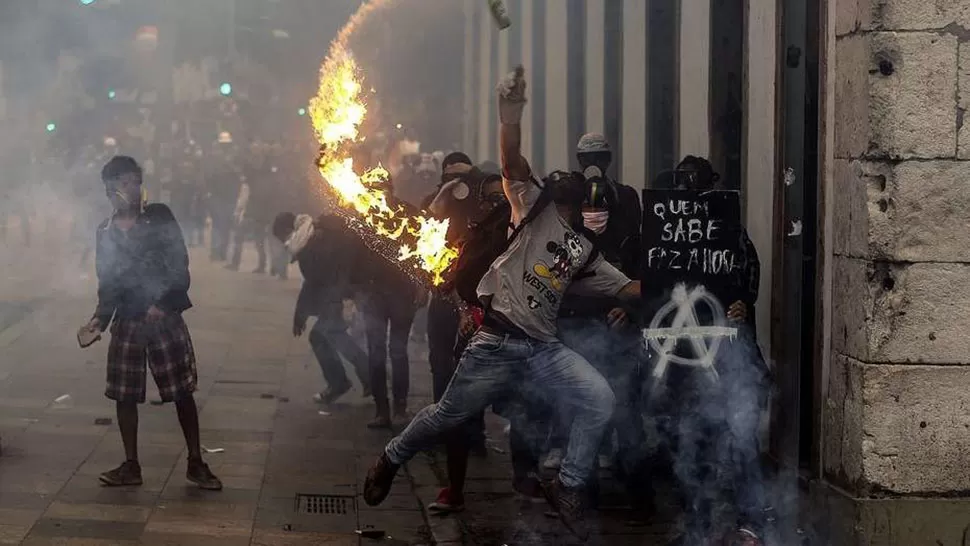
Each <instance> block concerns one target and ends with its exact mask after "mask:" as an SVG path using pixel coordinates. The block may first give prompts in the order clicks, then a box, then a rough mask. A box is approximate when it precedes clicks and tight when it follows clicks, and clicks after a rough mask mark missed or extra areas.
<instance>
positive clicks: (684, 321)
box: [643, 284, 738, 380]
mask: <svg viewBox="0 0 970 546" xmlns="http://www.w3.org/2000/svg"><path fill="white" fill-rule="evenodd" d="M698 305H705V306H707V308H708V309H709V310H710V312H711V316H712V317H714V319H713V322H714V323H713V324H711V325H706V326H702V325H701V324H700V323H699V322H698V319H697V306H698ZM671 315H673V320H671V322H670V326H668V327H666V328H661V327H660V325H661V324H662V323H663V322H664V320H665V319H667V318H668V317H670V316H671ZM737 332H738V329H737V328H731V327H728V326H726V317H725V315H724V307H723V306H721V302H719V301H717V298H715V297H714V296H712V295H711V294H709V293H708V292H707V290H705V289H704V287H703V286H697V287H695V288H694V289H693V290H691V291H690V292H689V293H688V292H687V287H686V286H684V285H683V284H678V285H677V286H675V287H674V290H673V292H672V294H671V297H670V301H669V302H667V303H666V304H664V306H663V307H661V308H660V309H659V310H658V311H657V314H655V315H654V316H653V320H651V321H650V327H649V328H647V329H646V330H644V331H643V338H644V340H645V341H646V343H647V344H648V345H649V347H650V348H652V349H653V350H654V351H655V352H656V353H657V355H658V359H657V366H656V367H655V368H654V370H653V377H654V379H657V380H661V379H663V377H664V376H665V375H666V374H667V367H668V366H669V365H670V363H671V362H673V363H674V364H681V365H683V366H693V367H696V368H703V369H706V370H708V372H710V373H711V375H712V376H713V377H714V379H715V380H716V379H717V377H718V375H717V369H715V368H714V358H715V357H716V356H717V350H718V348H719V347H720V346H721V341H722V339H723V338H725V337H734V336H736V335H737ZM683 338H688V339H689V340H690V345H691V347H692V348H693V352H694V358H686V357H684V356H681V355H678V354H675V353H674V349H675V348H676V346H677V342H678V341H680V340H681V339H683ZM661 340H662V342H661Z"/></svg>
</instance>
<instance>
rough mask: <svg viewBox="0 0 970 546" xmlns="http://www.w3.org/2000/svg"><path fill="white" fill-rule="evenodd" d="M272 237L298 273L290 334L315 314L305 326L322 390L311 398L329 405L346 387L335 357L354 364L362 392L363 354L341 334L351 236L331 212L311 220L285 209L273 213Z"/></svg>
mask: <svg viewBox="0 0 970 546" xmlns="http://www.w3.org/2000/svg"><path fill="white" fill-rule="evenodd" d="M273 235H274V236H275V237H276V238H277V239H279V240H280V241H282V242H283V245H284V246H285V247H286V250H287V252H289V254H290V255H291V256H292V257H293V261H295V262H297V263H299V266H300V272H301V273H302V274H303V287H302V288H301V289H300V295H299V297H298V298H297V301H296V309H295V311H294V313H293V335H294V336H300V335H302V334H303V332H304V331H305V330H306V323H307V319H309V317H316V318H317V321H316V322H315V323H314V325H313V328H312V329H311V330H310V346H311V347H312V348H313V354H314V355H315V356H316V358H317V362H318V363H319V364H320V371H322V372H323V377H324V379H326V381H327V389H326V390H325V391H324V392H321V393H318V394H315V395H314V396H313V399H314V401H315V402H317V403H322V404H331V403H333V402H335V401H336V400H337V399H338V398H340V397H341V396H343V395H344V394H346V393H347V391H349V390H350V387H351V383H350V380H349V379H348V378H347V373H346V372H345V371H344V367H343V364H342V363H341V361H340V357H341V356H343V357H344V358H346V359H347V361H348V362H350V363H351V364H352V365H353V366H354V368H355V370H356V372H357V377H358V379H359V380H360V383H361V386H362V387H363V390H364V395H365V396H367V395H368V394H370V392H369V391H370V380H369V377H370V376H369V373H368V371H367V355H366V354H365V353H364V351H363V349H361V348H360V346H359V345H357V343H356V342H355V341H354V340H353V339H352V338H351V337H350V335H349V334H348V333H347V324H346V322H345V321H344V316H343V302H344V300H345V299H349V298H351V297H352V295H353V287H352V285H351V282H352V279H353V277H354V275H355V270H356V260H357V252H358V251H357V245H356V244H355V241H354V240H353V237H354V235H353V234H351V233H349V232H348V231H347V226H346V225H344V223H343V222H342V221H341V220H340V219H339V218H338V217H336V216H326V215H324V216H320V217H319V218H317V219H316V220H314V219H313V218H312V217H310V216H309V215H306V214H300V215H294V214H293V213H290V212H282V213H280V214H279V215H277V216H276V220H275V221H274V222H273Z"/></svg>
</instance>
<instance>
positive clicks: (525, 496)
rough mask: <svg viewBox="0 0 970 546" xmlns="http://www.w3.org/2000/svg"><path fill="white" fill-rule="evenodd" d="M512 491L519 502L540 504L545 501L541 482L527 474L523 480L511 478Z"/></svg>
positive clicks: (532, 475)
mask: <svg viewBox="0 0 970 546" xmlns="http://www.w3.org/2000/svg"><path fill="white" fill-rule="evenodd" d="M512 489H513V490H515V493H516V494H517V495H518V496H519V498H520V499H521V500H524V501H527V502H532V503H540V502H543V501H545V495H543V493H542V482H540V481H539V478H537V477H536V476H535V475H534V474H529V475H528V476H526V477H524V478H513V479H512Z"/></svg>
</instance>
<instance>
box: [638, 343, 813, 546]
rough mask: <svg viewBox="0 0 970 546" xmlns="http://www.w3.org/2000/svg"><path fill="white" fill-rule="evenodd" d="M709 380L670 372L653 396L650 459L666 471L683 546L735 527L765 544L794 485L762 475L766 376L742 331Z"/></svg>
mask: <svg viewBox="0 0 970 546" xmlns="http://www.w3.org/2000/svg"><path fill="white" fill-rule="evenodd" d="M715 367H716V369H717V375H716V376H715V375H714V374H711V373H709V372H708V371H707V370H704V369H703V368H694V367H683V366H677V365H674V366H672V367H671V368H670V370H669V372H668V375H667V377H666V378H665V379H664V380H663V381H664V382H663V384H660V385H652V384H649V383H648V384H647V385H648V389H649V390H648V391H647V392H653V397H652V399H651V400H650V407H651V408H652V409H651V411H650V413H651V417H652V420H653V421H654V423H655V425H656V428H655V430H654V432H653V434H654V435H655V436H656V438H657V439H658V440H659V445H658V452H659V454H661V455H662V456H663V458H668V459H669V462H671V463H672V468H673V472H674V478H675V482H676V486H677V488H678V489H679V490H680V495H681V496H682V501H683V502H682V506H683V509H684V512H683V516H682V519H681V521H680V525H679V528H680V531H681V533H682V534H683V537H684V542H683V543H684V544H701V543H704V540H706V539H708V538H710V537H714V536H724V534H726V533H731V532H734V531H736V530H737V528H738V527H739V525H740V526H743V527H745V528H749V529H751V530H754V531H756V532H757V533H758V534H759V535H761V536H765V534H766V533H771V532H772V529H771V528H772V524H773V523H774V516H773V513H777V512H778V511H779V508H780V503H788V502H791V499H790V495H786V494H785V492H786V490H787V489H793V488H794V484H793V483H791V484H788V483H787V482H782V481H780V480H779V479H778V478H775V477H770V476H769V475H766V473H765V472H764V470H763V466H762V460H761V457H762V445H761V430H762V427H761V424H762V419H763V417H764V414H765V413H764V412H765V409H766V406H767V403H768V397H769V394H770V392H771V381H770V377H769V370H768V367H767V366H766V364H765V362H764V360H763V358H762V356H761V352H760V349H759V348H758V346H757V341H756V339H755V337H754V335H753V333H752V330H751V328H750V327H749V326H748V325H742V326H741V327H740V328H739V333H738V336H737V337H736V338H734V339H730V340H725V341H724V342H722V343H721V345H720V347H719V349H718V352H717V355H716V357H715Z"/></svg>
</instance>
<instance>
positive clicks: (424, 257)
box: [310, 4, 458, 286]
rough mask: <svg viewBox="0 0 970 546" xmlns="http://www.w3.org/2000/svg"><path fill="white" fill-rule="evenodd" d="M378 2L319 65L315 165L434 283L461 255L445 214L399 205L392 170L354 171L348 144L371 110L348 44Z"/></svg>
mask: <svg viewBox="0 0 970 546" xmlns="http://www.w3.org/2000/svg"><path fill="white" fill-rule="evenodd" d="M373 6H374V4H364V5H363V6H362V7H361V10H360V11H359V12H358V13H357V15H355V16H354V18H353V19H351V21H350V23H349V24H348V25H347V26H346V27H345V28H344V30H343V31H342V32H341V34H340V36H338V38H337V40H336V41H335V42H334V43H333V44H332V45H331V47H330V54H329V55H328V57H327V59H326V61H324V64H323V66H322V67H321V68H320V88H319V91H318V93H317V96H316V97H314V98H313V99H311V101H310V119H311V121H312V122H313V129H314V131H315V133H316V135H317V139H318V140H319V142H320V156H319V158H318V161H317V166H318V168H319V170H320V175H321V176H322V177H323V181H324V183H325V184H326V189H327V190H328V194H330V195H331V196H332V197H335V198H336V201H337V204H338V205H339V206H340V207H341V208H342V209H344V211H346V212H351V213H353V216H354V217H355V218H356V219H358V220H360V221H361V222H362V223H363V224H364V225H365V226H367V227H368V228H369V230H370V231H372V232H373V233H374V234H376V235H378V236H380V237H381V238H382V239H383V240H384V242H387V243H390V244H391V247H392V248H395V247H396V254H397V255H396V256H394V257H393V258H394V259H396V260H398V261H399V262H402V264H403V262H408V261H410V262H412V263H413V264H414V266H415V267H416V268H418V269H420V270H422V271H424V272H426V273H427V274H428V275H429V276H430V279H431V283H432V284H433V285H435V286H437V285H439V284H441V283H442V282H444V279H443V277H442V273H444V271H445V270H446V269H448V266H449V265H450V264H451V262H452V261H453V260H454V259H455V258H456V257H457V256H458V252H457V250H455V249H454V248H452V247H450V246H449V245H448V244H447V240H446V238H445V235H446V233H447V231H448V221H447V220H437V219H435V218H433V217H431V216H422V215H420V214H409V213H408V211H407V210H406V209H405V208H404V207H403V206H400V205H395V204H392V203H389V202H388V196H387V193H386V191H387V188H388V185H387V183H386V182H387V179H388V177H389V174H388V172H387V171H386V170H384V168H383V167H377V168H375V169H372V170H370V171H368V172H365V173H364V174H363V175H360V176H358V175H357V174H356V173H355V172H354V163H353V159H352V158H351V154H350V150H351V148H352V146H353V144H355V143H358V142H363V141H364V137H363V136H361V135H360V134H359V132H358V131H359V128H360V125H361V123H363V121H364V118H365V116H366V115H367V108H366V106H365V104H364V100H363V93H362V86H361V83H360V75H359V69H358V67H357V64H356V62H355V61H354V58H353V55H352V54H351V52H350V50H349V49H348V48H347V47H346V45H345V43H346V39H347V37H348V36H349V34H350V32H352V30H353V27H354V26H355V25H356V24H357V23H359V21H360V20H361V19H362V18H363V17H364V16H365V15H366V13H367V12H368V11H369V9H372V8H373Z"/></svg>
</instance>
